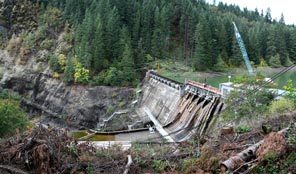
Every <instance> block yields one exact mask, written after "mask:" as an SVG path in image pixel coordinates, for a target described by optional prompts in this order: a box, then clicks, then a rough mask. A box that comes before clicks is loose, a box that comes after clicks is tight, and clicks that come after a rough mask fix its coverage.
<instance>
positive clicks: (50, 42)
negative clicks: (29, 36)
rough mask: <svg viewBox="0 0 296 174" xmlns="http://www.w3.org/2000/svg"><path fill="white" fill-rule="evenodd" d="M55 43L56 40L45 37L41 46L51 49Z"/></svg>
mask: <svg viewBox="0 0 296 174" xmlns="http://www.w3.org/2000/svg"><path fill="white" fill-rule="evenodd" d="M53 45H54V41H53V40H51V39H45V40H43V41H42V42H41V44H40V48H41V49H44V50H50V49H51V48H52V47H53Z"/></svg>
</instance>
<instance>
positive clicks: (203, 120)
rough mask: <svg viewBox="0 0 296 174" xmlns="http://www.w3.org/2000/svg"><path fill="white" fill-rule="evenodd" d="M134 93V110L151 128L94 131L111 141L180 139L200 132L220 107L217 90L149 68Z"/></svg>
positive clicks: (182, 139)
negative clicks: (137, 96)
mask: <svg viewBox="0 0 296 174" xmlns="http://www.w3.org/2000/svg"><path fill="white" fill-rule="evenodd" d="M138 93H139V98H138V101H137V106H136V107H135V108H134V109H135V113H136V114H137V115H138V116H139V118H140V119H141V121H142V122H143V123H148V124H150V125H151V126H152V127H150V128H147V127H146V128H140V129H130V130H124V131H115V132H96V133H95V134H96V135H99V136H100V135H102V136H105V135H112V140H113V141H114V140H115V141H119V142H125V143H126V142H131V141H140V142H141V141H148V142H149V141H152V140H153V141H155V140H156V141H158V140H161V139H164V140H166V141H168V142H173V143H174V142H182V141H185V140H188V139H189V138H191V137H192V136H193V135H202V134H204V133H205V132H206V131H207V128H208V126H209V124H210V123H211V121H212V119H213V118H214V117H215V116H217V115H218V114H219V113H220V112H221V110H222V109H223V107H224V104H223V99H222V95H221V92H220V90H219V89H217V88H214V87H211V86H208V85H206V84H201V83H198V82H194V81H186V82H185V83H184V84H182V83H179V82H176V81H174V80H171V79H168V78H166V77H164V76H161V75H159V74H157V73H156V72H155V71H151V70H150V71H148V72H147V73H146V76H145V79H144V80H143V83H142V86H141V90H140V91H138ZM113 115H114V114H113ZM113 115H112V116H111V117H112V118H113ZM113 119H115V118H113ZM137 122H138V121H137ZM152 132H155V133H152ZM128 144H129V143H128Z"/></svg>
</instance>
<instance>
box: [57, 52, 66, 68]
mask: <svg viewBox="0 0 296 174" xmlns="http://www.w3.org/2000/svg"><path fill="white" fill-rule="evenodd" d="M58 62H59V64H60V67H61V69H62V71H64V70H65V67H66V56H65V55H64V54H59V56H58Z"/></svg>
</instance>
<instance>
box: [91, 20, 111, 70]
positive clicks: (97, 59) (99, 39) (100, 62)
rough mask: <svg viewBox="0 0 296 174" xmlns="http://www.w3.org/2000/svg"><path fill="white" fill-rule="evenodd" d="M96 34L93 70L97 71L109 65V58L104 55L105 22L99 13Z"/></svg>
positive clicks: (94, 37)
mask: <svg viewBox="0 0 296 174" xmlns="http://www.w3.org/2000/svg"><path fill="white" fill-rule="evenodd" d="M95 26H96V28H95V34H94V36H93V39H94V44H93V49H92V50H93V63H92V70H93V71H96V72H100V71H102V70H103V69H104V68H107V67H108V60H107V59H106V58H105V57H104V55H105V50H104V38H103V34H104V33H103V32H104V31H103V23H102V19H101V16H100V15H98V16H97V19H96V24H95Z"/></svg>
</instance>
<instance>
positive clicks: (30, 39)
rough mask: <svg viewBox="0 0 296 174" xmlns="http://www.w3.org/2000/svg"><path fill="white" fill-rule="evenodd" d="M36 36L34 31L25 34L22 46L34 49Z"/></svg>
mask: <svg viewBox="0 0 296 174" xmlns="http://www.w3.org/2000/svg"><path fill="white" fill-rule="evenodd" d="M35 43H36V37H35V34H34V33H31V32H30V33H27V34H25V35H24V36H23V44H22V47H24V48H26V49H29V50H32V49H33V48H34V47H35Z"/></svg>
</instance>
